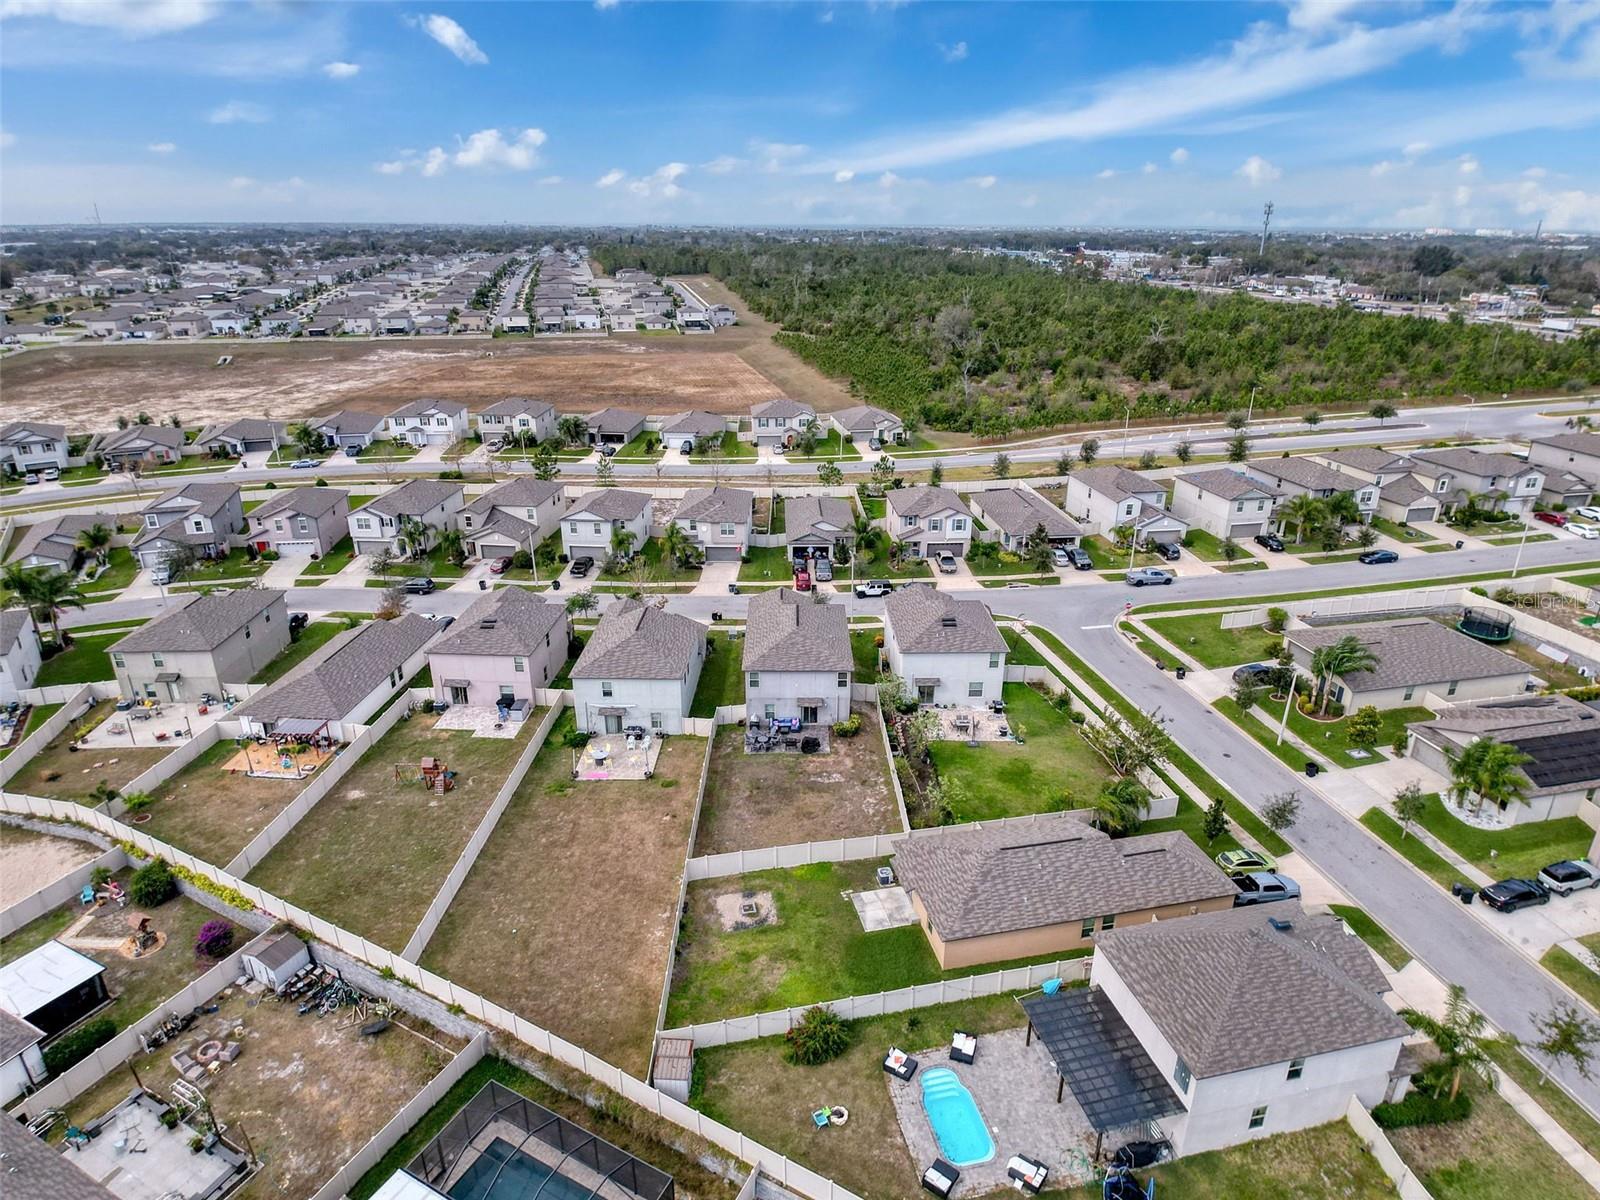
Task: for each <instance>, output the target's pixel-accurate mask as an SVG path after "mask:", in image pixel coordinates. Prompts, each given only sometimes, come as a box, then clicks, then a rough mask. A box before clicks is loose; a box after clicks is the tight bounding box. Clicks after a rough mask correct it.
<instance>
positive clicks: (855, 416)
mask: <svg viewBox="0 0 1600 1200" xmlns="http://www.w3.org/2000/svg"><path fill="white" fill-rule="evenodd" d="M828 424H829V425H831V426H833V428H835V429H837V430H838V431H839V435H840V436H841V437H842V438H844V440H845V441H847V442H859V443H860V444H861V445H863V446H871V444H872V443H873V442H876V443H878V445H879V446H887V445H889V444H891V443H893V444H895V445H899V444H901V443H903V442H904V441H905V440H906V426H905V422H904V421H902V420H901V419H900V418H899V417H897V416H895V415H894V414H893V413H892V412H885V411H884V410H883V409H881V408H874V407H873V406H872V405H870V404H857V405H855V406H853V407H851V408H841V409H840V410H839V411H838V412H831V413H829V414H828Z"/></svg>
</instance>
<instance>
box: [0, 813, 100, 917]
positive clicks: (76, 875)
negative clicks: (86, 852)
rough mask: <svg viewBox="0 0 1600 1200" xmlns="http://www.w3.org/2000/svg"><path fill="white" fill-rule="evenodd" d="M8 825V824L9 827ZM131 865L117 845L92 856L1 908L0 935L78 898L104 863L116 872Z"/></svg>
mask: <svg viewBox="0 0 1600 1200" xmlns="http://www.w3.org/2000/svg"><path fill="white" fill-rule="evenodd" d="M8 828H9V827H8ZM127 865H128V856H127V855H126V854H124V853H123V852H122V851H121V850H119V849H117V848H116V847H112V848H111V849H110V850H107V851H106V852H105V853H104V854H100V855H97V856H96V857H94V858H91V859H90V860H89V861H88V862H86V863H84V864H83V865H82V866H80V867H75V868H74V869H73V870H71V871H68V872H67V873H66V874H65V875H63V876H62V877H61V878H60V879H57V880H54V881H52V882H50V883H47V884H45V885H44V887H42V888H40V889H39V890H38V891H37V892H34V893H33V895H31V896H24V897H23V898H22V899H21V900H18V901H17V902H16V903H15V904H13V905H11V906H10V907H9V908H7V909H5V910H4V911H0V938H5V937H10V936H11V935H12V934H13V933H15V932H16V931H17V930H19V929H21V928H22V927H23V926H24V925H26V924H28V923H29V922H30V921H35V920H37V919H38V918H40V917H42V916H44V914H45V913H47V912H49V911H50V910H51V909H53V908H55V907H57V906H58V905H62V904H65V903H67V902H68V901H69V900H74V899H76V898H77V896H78V893H80V892H81V891H83V889H84V885H86V884H87V883H88V882H89V881H90V880H91V879H93V878H94V873H95V872H96V871H97V870H99V869H100V868H101V867H104V868H106V870H108V871H111V872H112V873H113V874H115V873H116V872H117V871H120V870H122V868H123V867H125V866H127Z"/></svg>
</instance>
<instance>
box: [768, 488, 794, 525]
mask: <svg viewBox="0 0 1600 1200" xmlns="http://www.w3.org/2000/svg"><path fill="white" fill-rule="evenodd" d="M771 505H772V511H771V513H770V515H769V516H768V518H767V532H768V533H786V532H787V531H788V528H789V524H788V521H789V518H788V509H787V508H786V507H785V506H784V503H783V497H782V496H773V497H771Z"/></svg>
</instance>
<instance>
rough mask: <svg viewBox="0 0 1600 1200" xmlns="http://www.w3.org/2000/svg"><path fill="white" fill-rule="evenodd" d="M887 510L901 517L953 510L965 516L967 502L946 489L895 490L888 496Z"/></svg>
mask: <svg viewBox="0 0 1600 1200" xmlns="http://www.w3.org/2000/svg"><path fill="white" fill-rule="evenodd" d="M888 502H889V508H890V510H891V511H893V512H894V513H895V514H897V515H898V516H902V517H926V516H930V515H932V514H933V513H941V512H947V511H950V510H952V509H953V510H954V511H956V512H958V513H962V514H964V515H966V516H969V517H970V516H971V515H972V514H971V513H970V512H969V511H968V510H967V502H966V501H965V500H963V499H962V498H961V497H960V496H958V495H957V494H956V493H955V492H952V491H951V490H950V489H949V488H946V487H927V486H922V487H908V488H895V489H893V490H892V491H890V492H889V495H888Z"/></svg>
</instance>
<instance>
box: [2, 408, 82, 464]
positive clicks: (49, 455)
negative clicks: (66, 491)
mask: <svg viewBox="0 0 1600 1200" xmlns="http://www.w3.org/2000/svg"><path fill="white" fill-rule="evenodd" d="M66 465H67V427H66V426H65V425H50V424H46V423H45V422H43V421H12V422H11V423H10V424H9V425H5V426H0V471H4V472H6V473H7V474H9V475H21V474H24V473H25V472H28V471H42V470H44V469H45V468H47V467H55V468H57V469H58V470H61V469H64V468H65V467H66Z"/></svg>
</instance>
